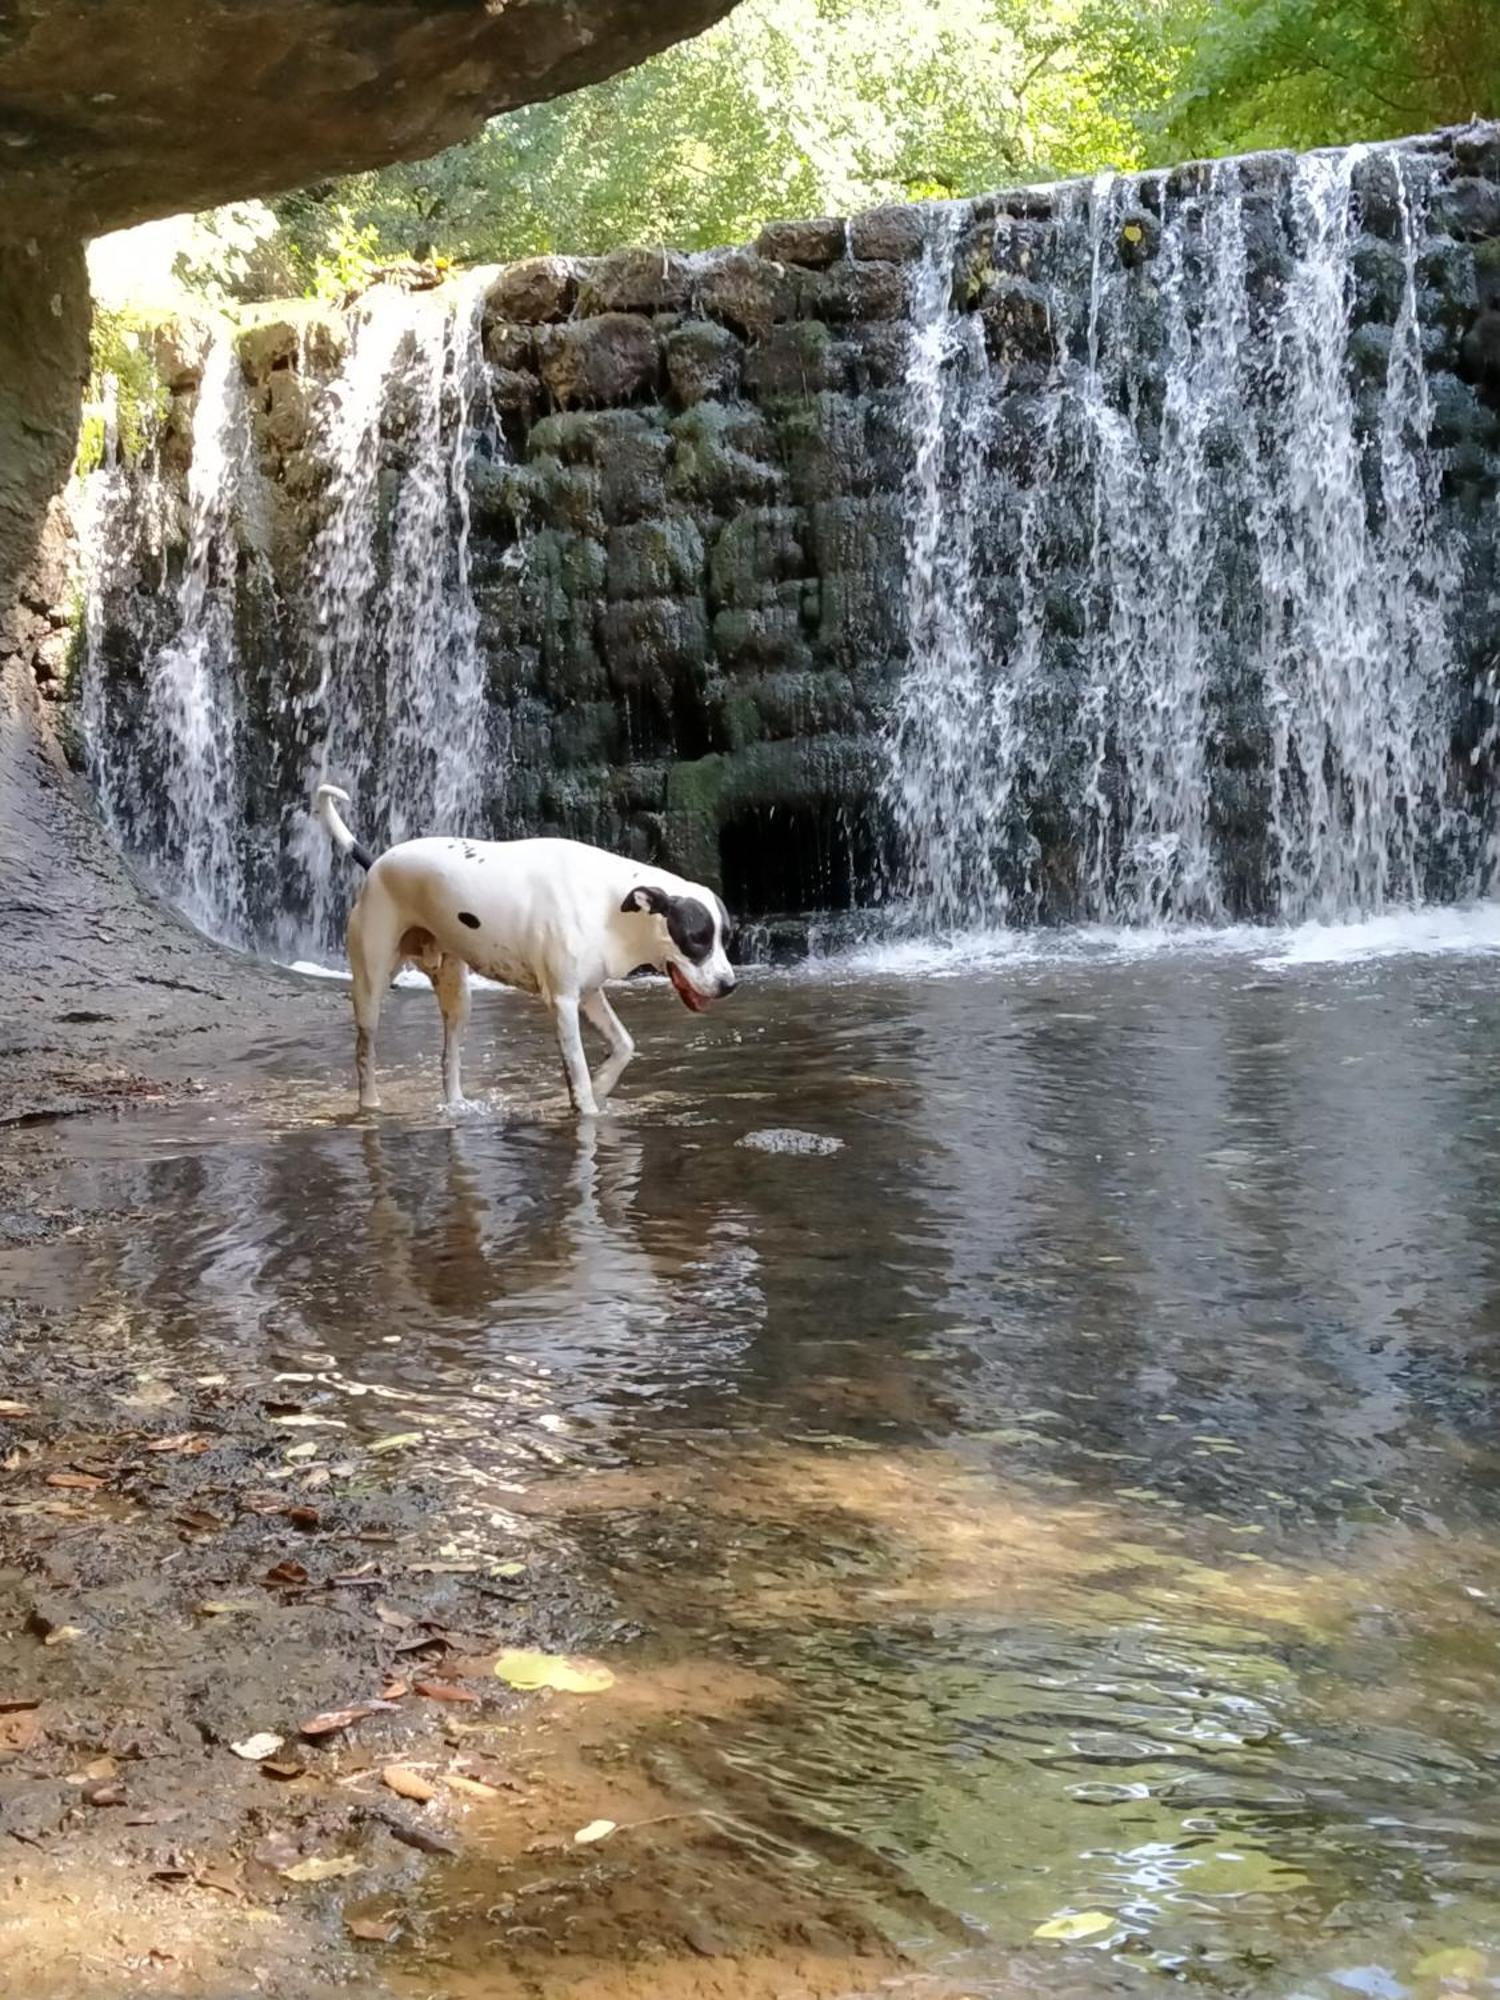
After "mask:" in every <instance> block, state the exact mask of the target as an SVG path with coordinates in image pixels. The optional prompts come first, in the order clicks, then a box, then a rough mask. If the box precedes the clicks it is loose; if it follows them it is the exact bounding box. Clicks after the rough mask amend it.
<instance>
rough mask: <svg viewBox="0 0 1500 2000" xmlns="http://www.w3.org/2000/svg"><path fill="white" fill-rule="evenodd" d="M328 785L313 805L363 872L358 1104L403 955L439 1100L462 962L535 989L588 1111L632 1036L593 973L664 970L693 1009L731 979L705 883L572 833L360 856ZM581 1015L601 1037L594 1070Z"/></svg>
mask: <svg viewBox="0 0 1500 2000" xmlns="http://www.w3.org/2000/svg"><path fill="white" fill-rule="evenodd" d="M339 800H342V801H343V803H344V804H345V805H347V804H348V803H349V794H348V793H347V792H343V791H340V790H339V788H338V786H337V785H320V786H319V787H318V795H317V811H318V816H319V818H320V819H321V820H322V822H323V824H324V825H325V826H326V827H327V829H328V831H329V833H330V834H331V835H332V836H333V839H334V841H335V843H336V844H337V845H338V846H339V847H340V848H341V849H342V850H343V852H344V853H345V854H350V855H352V856H353V857H354V859H355V860H356V861H357V862H358V863H359V865H360V866H361V867H362V868H366V869H368V870H369V880H368V881H367V882H366V883H365V886H364V888H363V890H362V891H361V893H360V897H359V901H358V902H357V903H356V904H355V905H354V909H353V911H352V912H351V914H350V917H349V966H350V970H351V971H352V972H353V974H354V1026H355V1037H354V1061H355V1069H356V1072H357V1075H358V1078H359V1106H360V1109H361V1110H362V1111H376V1110H378V1109H379V1107H380V1098H379V1094H378V1093H377V1091H376V1088H375V1031H376V1029H377V1027H378V1026H379V1023H380V1007H381V1002H382V1001H383V1000H384V998H385V994H386V989H387V988H388V987H389V986H390V983H391V981H392V980H393V979H394V978H395V976H396V972H397V970H398V969H399V967H400V966H401V965H403V964H412V965H417V966H420V967H421V969H422V971H423V972H425V973H426V974H427V976H428V978H429V979H430V980H431V981H432V984H433V987H434V988H435V990H436V992H437V997H438V1005H439V1006H440V1007H441V1008H442V1010H443V1099H444V1102H445V1103H446V1104H448V1105H449V1106H450V1107H452V1106H457V1105H460V1104H462V1102H463V1096H462V1093H461V1091H460V1089H459V1061H460V1056H461V1052H462V1047H463V1035H464V1028H465V1026H466V1024H467V1022H468V1018H469V974H470V972H471V971H472V972H477V973H479V974H480V976H481V977H482V978H485V979H497V980H499V981H501V983H502V984H504V985H506V986H517V987H519V988H520V989H521V991H522V992H523V993H535V994H538V995H539V996H540V997H541V999H542V1000H543V1001H545V1002H546V1004H547V1006H548V1007H549V1008H550V1009H551V1010H552V1018H553V1021H554V1022H555V1023H556V1027H557V1040H558V1046H559V1047H560V1048H561V1050H562V1059H563V1069H564V1072H565V1073H566V1075H567V1079H568V1092H569V1095H570V1096H571V1097H572V1100H573V1106H574V1109H575V1110H576V1111H577V1112H578V1113H579V1115H580V1117H584V1118H592V1117H594V1116H595V1115H596V1114H597V1112H598V1109H599V1106H600V1105H601V1104H602V1103H603V1102H604V1100H605V1099H606V1098H607V1097H608V1096H609V1093H610V1092H611V1091H612V1090H613V1089H614V1087H615V1085H616V1084H617V1083H618V1082H619V1080H620V1077H621V1075H622V1074H623V1072H624V1069H625V1065H626V1064H627V1063H628V1062H629V1061H630V1058H631V1057H632V1056H633V1055H634V1054H635V1043H634V1042H633V1041H632V1040H631V1039H630V1036H629V1034H628V1033H627V1032H626V1029H625V1026H624V1023H623V1022H622V1021H621V1020H620V1017H619V1015H618V1014H616V1012H615V1010H614V1008H613V1007H611V1006H610V1004H609V1001H608V1000H607V999H606V998H605V994H604V984H605V981H606V980H609V979H623V978H624V977H625V975H626V974H627V973H629V972H634V971H635V970H636V968H637V967H638V966H643V965H649V966H653V967H654V968H655V969H656V970H657V971H658V972H665V973H666V975H667V977H668V978H669V979H670V980H671V982H672V984H673V986H675V987H676V989H677V994H678V997H679V998H680V999H681V1001H682V1003H683V1005H684V1006H685V1007H689V1008H691V1009H692V1011H693V1012H694V1013H695V1014H701V1013H702V1012H703V1010H704V1008H705V1007H707V1006H708V1005H709V1003H710V1002H711V1001H713V1000H717V999H721V998H723V996H724V995H725V994H727V993H732V992H733V991H734V983H735V982H734V973H733V971H732V969H731V967H730V964H729V960H728V958H727V956H726V955H725V950H724V943H725V936H726V933H727V931H728V929H729V913H728V911H727V910H726V909H725V908H724V905H723V904H722V903H721V902H720V901H719V899H718V897H717V896H716V895H715V894H714V893H713V891H712V890H711V889H705V888H704V887H703V886H702V884H701V883H698V882H685V881H684V880H683V879H682V877H681V876H680V875H669V874H668V873H667V872H666V870H665V869H664V868H648V867H646V866H645V865H644V864H643V863H641V862H637V861H626V860H623V859H622V858H621V857H620V856H619V855H617V854H609V853H606V852H605V850H604V849H603V848H601V847H587V846H585V845H584V844H583V843H582V842H581V841H577V840H457V839H446V838H444V837H443V836H441V835H439V836H437V837H435V838H431V839H427V840H405V841H402V842H401V843H400V845H399V846H397V847H391V848H387V849H386V851H385V853H384V854H382V855H381V856H380V857H379V859H378V860H375V859H372V858H371V856H370V854H369V853H368V852H367V851H366V849H365V848H363V847H361V846H360V844H359V842H358V841H357V840H356V839H355V838H354V835H353V834H352V833H351V832H350V831H349V829H348V827H347V826H345V824H344V822H343V820H342V819H340V817H339V814H338V807H337V804H336V803H335V802H336V801H339ZM580 1014H582V1015H583V1016H584V1018H585V1019H586V1020H589V1021H591V1022H592V1023H593V1025H594V1026H595V1027H596V1028H597V1029H598V1030H599V1032H600V1034H601V1035H603V1037H604V1039H605V1040H606V1041H607V1042H608V1044H609V1059H608V1061H607V1062H605V1063H604V1064H603V1066H602V1067H601V1068H600V1070H599V1071H598V1073H597V1074H596V1075H594V1076H590V1074H589V1066H588V1059H587V1057H586V1056H585V1055H584V1052H583V1036H582V1033H581V1032H580V1029H579V1021H578V1017H579V1015H580Z"/></svg>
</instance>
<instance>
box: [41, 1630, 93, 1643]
mask: <svg viewBox="0 0 1500 2000" xmlns="http://www.w3.org/2000/svg"><path fill="white" fill-rule="evenodd" d="M82 1637H83V1627H82V1626H81V1625H54V1626H53V1627H52V1630H51V1631H50V1632H49V1633H48V1634H47V1635H46V1637H45V1638H44V1639H43V1640H42V1644H43V1645H44V1646H65V1645H66V1644H67V1643H68V1641H69V1640H70V1639H81V1638H82Z"/></svg>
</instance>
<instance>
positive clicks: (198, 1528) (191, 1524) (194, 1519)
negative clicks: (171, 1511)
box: [176, 1507, 224, 1535]
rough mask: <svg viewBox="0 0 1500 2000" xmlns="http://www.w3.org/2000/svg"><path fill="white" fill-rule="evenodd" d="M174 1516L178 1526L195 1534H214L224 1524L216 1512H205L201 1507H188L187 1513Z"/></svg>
mask: <svg viewBox="0 0 1500 2000" xmlns="http://www.w3.org/2000/svg"><path fill="white" fill-rule="evenodd" d="M176 1518H177V1525H178V1527H179V1528H187V1529H188V1530H189V1531H190V1532H191V1533H193V1534H195V1535H212V1534H216V1533H217V1532H218V1530H219V1529H220V1528H222V1527H223V1525H224V1523H223V1522H222V1521H221V1520H220V1519H219V1517H218V1515H217V1514H209V1513H206V1512H205V1511H204V1510H203V1509H202V1508H201V1507H193V1508H189V1510H188V1511H187V1513H185V1514H179V1515H178V1516H177V1517H176Z"/></svg>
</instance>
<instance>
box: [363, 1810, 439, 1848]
mask: <svg viewBox="0 0 1500 2000" xmlns="http://www.w3.org/2000/svg"><path fill="white" fill-rule="evenodd" d="M375 1817H376V1818H377V1819H378V1820H379V1821H380V1824H381V1825H382V1826H383V1827H384V1828H385V1829H386V1831H387V1832H388V1833H389V1834H390V1836H391V1838H392V1839H393V1840H399V1841H400V1842H401V1843H402V1845H403V1846H405V1847H415V1848H416V1849H417V1851H418V1853H420V1854H457V1853H458V1851H459V1847H458V1842H457V1841H456V1840H449V1838H448V1837H447V1835H446V1834H442V1833H438V1832H436V1831H435V1830H434V1829H433V1828H432V1827H427V1826H413V1825H412V1824H411V1822H410V1820H404V1819H398V1818H397V1817H396V1815H395V1814H394V1813H377V1814H376V1815H375Z"/></svg>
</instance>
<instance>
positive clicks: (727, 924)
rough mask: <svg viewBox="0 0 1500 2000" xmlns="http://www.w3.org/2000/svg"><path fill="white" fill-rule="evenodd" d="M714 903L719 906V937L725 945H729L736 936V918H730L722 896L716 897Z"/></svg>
mask: <svg viewBox="0 0 1500 2000" xmlns="http://www.w3.org/2000/svg"><path fill="white" fill-rule="evenodd" d="M714 901H715V902H716V903H717V904H718V906H719V936H720V937H721V938H722V939H723V940H724V942H725V944H728V942H729V940H730V939H731V938H732V937H733V936H734V918H733V917H732V916H730V914H729V908H728V905H727V904H726V903H725V901H724V898H723V897H722V896H715V897H714Z"/></svg>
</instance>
